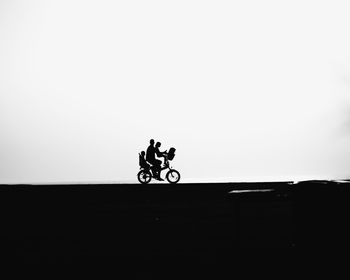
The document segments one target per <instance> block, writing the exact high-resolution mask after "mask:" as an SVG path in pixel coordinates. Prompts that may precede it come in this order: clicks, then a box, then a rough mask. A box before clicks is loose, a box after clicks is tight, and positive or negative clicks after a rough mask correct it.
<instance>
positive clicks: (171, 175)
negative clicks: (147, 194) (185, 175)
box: [166, 169, 181, 184]
mask: <svg viewBox="0 0 350 280" xmlns="http://www.w3.org/2000/svg"><path fill="white" fill-rule="evenodd" d="M180 177H181V176H180V173H179V171H177V170H175V169H170V170H169V171H168V173H167V174H166V179H167V180H168V182H169V183H170V184H176V183H177V182H179V181H180Z"/></svg>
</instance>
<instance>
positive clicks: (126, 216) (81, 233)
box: [0, 181, 350, 262]
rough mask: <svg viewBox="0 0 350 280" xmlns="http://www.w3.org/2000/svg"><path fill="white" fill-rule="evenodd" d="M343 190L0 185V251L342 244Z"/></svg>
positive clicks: (30, 257) (64, 256)
mask: <svg viewBox="0 0 350 280" xmlns="http://www.w3.org/2000/svg"><path fill="white" fill-rule="evenodd" d="M245 190H253V192H244V191H245ZM232 191H234V192H232ZM237 191H238V192H237ZM240 191H243V192H240ZM349 198H350V183H335V182H324V181H314V182H312V181H309V182H300V183H298V184H293V183H292V182H280V183H276V182H275V183H218V184H178V185H169V184H155V185H152V184H151V185H146V186H144V185H140V184H137V185H133V184H125V185H49V186H45V185H12V186H10V185H2V186H0V217H1V232H0V238H1V239H0V240H1V252H2V253H3V254H6V255H8V256H15V257H17V258H20V259H23V260H25V261H30V262H31V261H34V262H35V261H50V260H59V261H62V260H63V261H74V260H76V259H79V260H81V259H84V258H86V259H88V258H91V257H108V256H111V257H118V258H123V259H124V260H125V259H128V258H130V259H133V258H138V259H145V260H150V259H151V260H156V259H162V258H169V257H170V258H173V259H183V258H188V259H191V258H192V259H196V260H198V259H202V260H206V261H211V260H215V259H218V258H223V257H224V258H226V259H227V258H229V257H230V256H231V255H234V254H236V253H237V251H238V250H241V249H244V250H250V249H254V250H255V251H257V250H258V251H260V252H267V251H274V250H275V249H277V250H280V249H282V250H289V251H294V250H295V249H299V248H300V249H306V250H310V251H311V250H313V251H315V250H318V249H322V250H323V249H325V248H327V249H335V250H337V249H344V248H345V247H344V246H346V245H347V242H346V239H347V238H348V233H349V230H347V228H348V225H347V224H348V223H349V219H348V216H347V213H348V212H349V213H350V211H349V210H350V203H349V202H350V201H349Z"/></svg>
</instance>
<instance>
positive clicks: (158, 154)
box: [155, 142, 167, 164]
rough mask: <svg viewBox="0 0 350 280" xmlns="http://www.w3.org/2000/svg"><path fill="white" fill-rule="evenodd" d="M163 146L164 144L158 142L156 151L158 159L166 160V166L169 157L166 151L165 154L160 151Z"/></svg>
mask: <svg viewBox="0 0 350 280" xmlns="http://www.w3.org/2000/svg"><path fill="white" fill-rule="evenodd" d="M161 145H162V143H160V142H157V143H156V148H155V151H156V155H157V157H159V158H164V164H165V157H166V155H167V151H164V152H161V151H159V148H160V146H161Z"/></svg>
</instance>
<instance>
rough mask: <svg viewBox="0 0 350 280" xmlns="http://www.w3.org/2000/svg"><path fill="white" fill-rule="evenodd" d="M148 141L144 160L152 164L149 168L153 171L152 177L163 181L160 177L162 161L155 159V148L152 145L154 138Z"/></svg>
mask: <svg viewBox="0 0 350 280" xmlns="http://www.w3.org/2000/svg"><path fill="white" fill-rule="evenodd" d="M149 142H150V145H149V146H148V148H147V151H146V160H147V161H148V162H149V163H150V164H152V167H151V169H152V170H153V172H154V173H155V174H154V178H155V179H157V180H160V181H163V179H162V178H160V171H161V164H162V161H160V160H159V159H156V148H155V147H154V140H153V139H151V140H150V141H149Z"/></svg>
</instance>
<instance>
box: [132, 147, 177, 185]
mask: <svg viewBox="0 0 350 280" xmlns="http://www.w3.org/2000/svg"><path fill="white" fill-rule="evenodd" d="M174 157H175V149H174V148H170V150H169V153H168V152H167V151H165V153H164V164H163V166H161V171H163V170H165V169H169V170H168V172H167V173H166V175H165V178H166V179H167V181H168V182H169V183H170V184H176V183H178V182H179V181H180V177H181V176H180V172H179V171H177V170H175V169H173V168H172V167H171V166H170V163H169V161H171V160H173V159H174ZM140 169H141V170H140V171H139V172H138V173H137V179H138V181H139V182H140V183H141V184H148V183H149V182H151V180H152V178H154V179H156V176H155V172H154V170H153V166H150V167H148V168H144V167H141V166H140Z"/></svg>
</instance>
